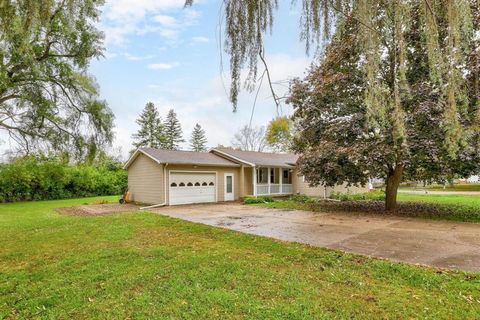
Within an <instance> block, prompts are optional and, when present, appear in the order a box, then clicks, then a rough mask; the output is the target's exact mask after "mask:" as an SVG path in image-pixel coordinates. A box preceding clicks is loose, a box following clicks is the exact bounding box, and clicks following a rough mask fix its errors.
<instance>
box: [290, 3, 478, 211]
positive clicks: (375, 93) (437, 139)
mask: <svg viewBox="0 0 480 320" xmlns="http://www.w3.org/2000/svg"><path fill="white" fill-rule="evenodd" d="M380 4H383V5H380ZM400 4H402V5H403V6H405V7H399V6H398V3H396V2H395V3H394V2H390V1H382V2H378V5H377V6H376V7H375V10H373V11H371V14H372V17H376V19H374V20H369V21H375V30H378V31H379V34H377V35H375V36H374V37H373V39H374V41H373V40H372V41H373V42H371V43H370V42H369V43H368V45H369V47H368V48H369V50H371V55H372V56H373V57H374V59H373V60H370V59H368V58H367V56H366V55H365V47H364V45H365V42H364V41H366V40H365V37H366V35H365V33H366V32H367V30H366V27H365V26H364V25H363V24H362V23H361V22H360V21H358V20H357V19H354V18H353V16H352V17H351V18H350V19H347V20H344V21H343V23H342V24H341V25H339V27H338V29H337V32H336V35H335V37H334V38H333V41H332V42H331V44H330V45H329V46H328V48H327V50H326V53H325V56H324V58H323V59H322V60H321V61H320V64H319V65H318V66H314V67H312V69H311V70H310V72H309V74H308V75H307V77H306V78H305V79H304V80H296V81H294V82H293V83H292V87H291V96H290V98H289V101H290V102H291V103H292V104H293V106H294V108H295V119H296V121H297V122H296V123H298V126H299V127H298V131H299V134H298V136H297V137H296V139H295V143H294V149H295V151H297V152H299V153H302V154H303V156H302V157H301V160H300V161H301V165H302V171H303V172H304V173H305V175H306V176H307V178H308V180H309V181H310V182H311V183H313V184H327V185H335V184H338V183H344V182H347V183H362V184H363V183H365V182H366V181H367V179H368V177H383V178H385V179H386V181H387V209H389V208H391V207H390V205H393V207H394V204H395V200H396V198H395V195H396V191H397V188H398V184H399V182H400V181H401V179H402V178H403V177H407V178H409V179H415V180H417V179H423V180H440V181H442V180H445V179H447V178H448V177H451V176H453V175H461V176H466V175H469V174H471V173H474V172H475V171H477V170H479V164H480V130H479V128H480V90H479V89H480V87H479V85H478V83H479V76H480V73H479V71H480V68H479V66H480V64H479V61H480V59H479V53H480V50H479V48H480V47H479V45H480V37H476V36H475V35H478V34H479V32H480V31H479V30H480V28H479V26H480V19H479V17H478V11H476V12H475V14H476V16H475V19H473V20H472V21H473V23H472V24H471V25H468V28H467V26H466V25H463V24H460V26H461V28H459V29H457V31H455V32H454V31H452V29H451V28H450V27H449V20H450V19H452V14H454V13H455V12H456V14H460V12H463V14H464V15H466V14H469V15H470V17H471V16H472V14H473V13H474V11H473V10H469V9H468V8H465V7H461V6H460V5H459V4H458V3H456V2H454V4H452V3H450V4H447V3H444V4H445V6H440V5H438V6H435V7H434V9H435V19H436V21H437V23H438V26H439V28H438V30H437V33H438V34H439V37H438V39H437V40H438V43H439V44H438V48H439V49H438V48H437V49H438V50H441V52H442V54H441V57H442V59H450V62H452V63H453V67H452V66H447V65H444V67H445V68H442V69H441V70H439V72H440V73H437V71H438V70H436V69H434V68H432V66H431V53H429V50H428V49H427V48H428V46H429V45H430V43H429V39H428V37H426V36H425V35H424V34H422V30H423V31H424V30H425V28H426V25H427V24H426V21H425V20H423V18H422V17H423V15H424V14H425V12H424V11H425V7H424V3H423V2H420V3H416V4H413V3H410V2H400ZM437 4H438V3H437ZM471 4H472V3H471ZM448 5H451V6H454V7H455V8H452V7H449V6H448ZM460 9H461V10H460ZM471 9H473V8H471ZM359 10H360V9H359ZM363 10H365V8H363ZM397 10H401V12H403V14H404V16H403V18H402V19H400V20H399V19H398V16H397V15H396V12H397ZM457 10H458V11H457ZM405 12H407V13H405ZM405 17H409V19H408V20H405ZM455 19H457V20H461V18H460V17H459V16H456V18H455ZM372 23H373V22H372ZM440 26H441V27H440ZM452 32H453V33H455V34H456V37H458V38H462V39H463V38H465V40H463V41H458V43H457V45H456V46H455V49H454V50H453V51H454V52H455V54H454V55H455V57H453V56H452V55H453V53H452V52H451V51H450V49H449V46H450V44H448V43H449V42H450V41H451V39H452V38H451V37H452ZM457 33H458V34H457ZM460 43H464V45H462V46H460ZM467 44H468V45H467ZM437 49H435V50H437ZM372 84H373V85H372ZM477 172H478V171H477ZM389 195H391V196H392V198H389ZM389 201H391V202H390V203H389Z"/></svg>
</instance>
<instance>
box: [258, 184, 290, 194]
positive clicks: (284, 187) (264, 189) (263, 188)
mask: <svg viewBox="0 0 480 320" xmlns="http://www.w3.org/2000/svg"><path fill="white" fill-rule="evenodd" d="M292 193H293V187H292V185H291V184H270V186H269V185H268V184H257V195H259V196H260V195H269V194H292Z"/></svg>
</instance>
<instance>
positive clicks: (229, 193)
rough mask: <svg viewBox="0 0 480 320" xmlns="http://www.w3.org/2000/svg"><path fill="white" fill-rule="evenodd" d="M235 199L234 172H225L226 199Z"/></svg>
mask: <svg viewBox="0 0 480 320" xmlns="http://www.w3.org/2000/svg"><path fill="white" fill-rule="evenodd" d="M233 200H235V198H234V196H233V173H225V201H233Z"/></svg>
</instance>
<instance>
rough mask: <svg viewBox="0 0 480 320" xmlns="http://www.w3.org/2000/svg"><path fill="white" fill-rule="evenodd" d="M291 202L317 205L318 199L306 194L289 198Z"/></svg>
mask: <svg viewBox="0 0 480 320" xmlns="http://www.w3.org/2000/svg"><path fill="white" fill-rule="evenodd" d="M289 200H290V201H293V202H298V203H315V202H316V199H315V198H312V197H309V196H307V195H304V194H295V195H293V196H291V197H290V198H289Z"/></svg>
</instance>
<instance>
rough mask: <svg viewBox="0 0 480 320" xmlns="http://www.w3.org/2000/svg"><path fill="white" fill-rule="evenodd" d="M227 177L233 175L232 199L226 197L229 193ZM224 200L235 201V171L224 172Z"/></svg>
mask: <svg viewBox="0 0 480 320" xmlns="http://www.w3.org/2000/svg"><path fill="white" fill-rule="evenodd" d="M227 177H232V199H228V200H227V199H226V195H227ZM223 201H235V174H234V173H233V172H225V173H224V174H223Z"/></svg>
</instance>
